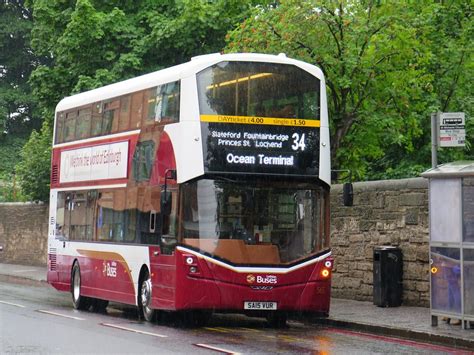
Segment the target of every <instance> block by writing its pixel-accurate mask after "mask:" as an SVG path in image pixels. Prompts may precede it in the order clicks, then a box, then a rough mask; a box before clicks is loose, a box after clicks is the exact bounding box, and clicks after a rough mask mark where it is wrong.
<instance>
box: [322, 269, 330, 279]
mask: <svg viewBox="0 0 474 355" xmlns="http://www.w3.org/2000/svg"><path fill="white" fill-rule="evenodd" d="M321 276H322V277H328V276H329V270H328V269H323V271H321Z"/></svg>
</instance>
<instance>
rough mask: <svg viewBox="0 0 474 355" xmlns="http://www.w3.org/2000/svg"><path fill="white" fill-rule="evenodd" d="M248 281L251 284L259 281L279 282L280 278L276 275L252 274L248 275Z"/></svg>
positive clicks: (267, 282)
mask: <svg viewBox="0 0 474 355" xmlns="http://www.w3.org/2000/svg"><path fill="white" fill-rule="evenodd" d="M247 282H248V283H249V284H253V283H255V282H256V283H257V284H272V285H274V284H276V283H278V279H277V277H276V276H275V275H265V276H256V277H255V276H254V275H252V274H249V275H247Z"/></svg>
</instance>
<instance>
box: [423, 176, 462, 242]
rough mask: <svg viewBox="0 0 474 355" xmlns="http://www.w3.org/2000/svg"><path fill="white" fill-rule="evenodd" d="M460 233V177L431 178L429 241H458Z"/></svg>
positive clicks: (459, 240)
mask: <svg viewBox="0 0 474 355" xmlns="http://www.w3.org/2000/svg"><path fill="white" fill-rule="evenodd" d="M461 234H462V230H461V179H431V181H430V236H431V241H433V242H451V243H459V242H461Z"/></svg>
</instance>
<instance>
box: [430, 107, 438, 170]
mask: <svg viewBox="0 0 474 355" xmlns="http://www.w3.org/2000/svg"><path fill="white" fill-rule="evenodd" d="M438 122H439V112H436V113H432V114H431V167H432V168H433V169H434V168H436V167H437V166H438Z"/></svg>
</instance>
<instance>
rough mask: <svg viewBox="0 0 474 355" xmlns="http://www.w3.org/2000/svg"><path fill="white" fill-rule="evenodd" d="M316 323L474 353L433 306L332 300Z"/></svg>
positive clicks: (22, 272) (467, 337) (21, 273)
mask: <svg viewBox="0 0 474 355" xmlns="http://www.w3.org/2000/svg"><path fill="white" fill-rule="evenodd" d="M0 275H4V276H10V277H15V278H23V279H29V280H34V281H39V282H46V267H44V266H25V265H15V264H0ZM311 321H312V322H314V323H318V324H323V325H329V326H333V327H337V328H343V329H347V330H351V331H358V332H366V333H373V334H376V335H382V336H391V337H398V338H403V339H409V340H413V341H420V342H428V343H434V344H440V345H444V346H451V347H456V348H463V349H469V350H471V351H473V352H474V329H473V328H472V327H471V329H462V328H461V326H460V325H450V324H447V323H445V322H443V321H441V319H439V321H438V326H436V327H433V326H431V314H430V309H429V308H425V307H409V306H403V305H402V306H400V307H377V306H375V305H374V304H372V302H362V301H355V300H346V299H338V298H332V299H331V311H330V315H329V317H328V318H316V319H311Z"/></svg>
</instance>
